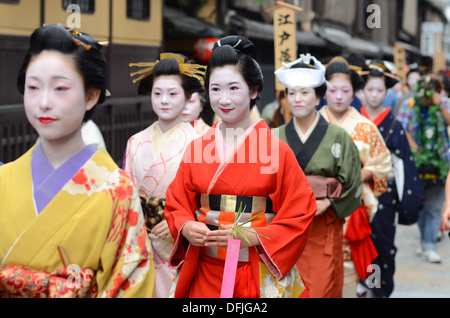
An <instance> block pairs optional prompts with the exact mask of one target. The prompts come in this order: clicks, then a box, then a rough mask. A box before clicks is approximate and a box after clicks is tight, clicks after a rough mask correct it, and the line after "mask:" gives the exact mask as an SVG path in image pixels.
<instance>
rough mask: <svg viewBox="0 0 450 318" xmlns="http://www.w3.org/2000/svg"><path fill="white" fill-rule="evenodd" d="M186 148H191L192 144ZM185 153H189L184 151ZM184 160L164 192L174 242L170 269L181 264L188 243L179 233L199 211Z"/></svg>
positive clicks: (165, 210) (168, 221)
mask: <svg viewBox="0 0 450 318" xmlns="http://www.w3.org/2000/svg"><path fill="white" fill-rule="evenodd" d="M188 147H192V143H191V144H190V145H189V146H188ZM186 153H190V152H189V151H186ZM185 158H186V156H185ZM185 158H183V160H182V161H181V163H180V167H179V168H178V172H177V174H176V176H175V179H174V180H173V181H172V183H171V184H170V186H169V188H168V189H167V192H166V206H165V209H164V214H165V217H166V221H167V224H168V226H169V229H170V233H171V234H172V237H173V238H174V240H175V242H174V249H173V252H172V255H171V257H170V258H169V266H171V267H178V266H179V265H181V263H182V262H183V259H184V256H185V254H186V250H187V246H188V241H187V240H186V239H185V238H183V236H182V235H181V231H182V229H183V226H184V224H186V223H187V222H190V221H196V218H195V211H197V210H198V209H199V206H198V204H199V193H198V192H197V191H190V190H189V189H192V188H193V187H192V186H191V183H192V178H191V169H190V166H189V164H186V163H185V161H186V160H185Z"/></svg>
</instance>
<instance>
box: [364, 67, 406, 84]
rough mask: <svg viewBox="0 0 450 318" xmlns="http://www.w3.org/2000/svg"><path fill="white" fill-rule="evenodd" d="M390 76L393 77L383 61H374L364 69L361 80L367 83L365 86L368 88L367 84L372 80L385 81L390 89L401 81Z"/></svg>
mask: <svg viewBox="0 0 450 318" xmlns="http://www.w3.org/2000/svg"><path fill="white" fill-rule="evenodd" d="M389 75H391V72H389V70H388V68H387V67H386V66H385V65H384V63H383V61H372V62H371V63H369V64H368V65H366V66H365V67H364V69H363V71H362V75H361V78H362V79H363V80H364V82H365V84H364V86H366V84H367V82H368V81H369V79H371V78H381V79H382V80H384V84H385V86H386V89H390V88H392V87H394V86H395V85H396V84H397V83H398V82H399V81H400V80H399V79H398V78H394V77H393V76H392V77H391V76H389Z"/></svg>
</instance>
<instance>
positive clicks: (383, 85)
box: [361, 63, 425, 297]
mask: <svg viewBox="0 0 450 318" xmlns="http://www.w3.org/2000/svg"><path fill="white" fill-rule="evenodd" d="M361 76H362V77H363V79H364V80H365V87H364V95H365V100H366V104H365V105H364V106H363V107H362V108H361V114H362V115H363V116H365V117H367V118H369V119H370V120H372V121H373V122H374V123H375V124H376V125H377V127H378V129H379V130H380V133H381V134H382V136H383V138H384V140H385V142H386V146H387V147H388V149H389V150H390V152H391V157H392V163H393V165H392V170H391V173H390V174H389V178H388V190H387V192H385V193H384V194H383V195H381V196H380V197H379V203H378V212H377V213H376V214H375V217H374V219H373V221H372V223H371V227H372V240H373V243H374V244H375V247H376V249H377V251H378V257H377V258H376V259H375V261H374V264H373V265H374V266H373V267H374V272H373V274H372V275H371V276H369V277H368V278H367V279H366V281H365V282H364V285H365V287H367V288H368V289H369V290H365V291H366V292H367V294H368V296H372V297H389V296H390V295H391V293H392V291H393V290H394V273H395V254H396V252H397V248H396V247H395V245H394V240H395V226H396V215H398V223H399V224H403V225H410V224H414V223H416V222H417V219H418V217H419V211H420V210H421V209H422V206H423V201H424V199H425V191H424V189H423V186H422V183H421V181H420V179H419V176H418V171H417V168H416V166H415V163H414V160H413V156H412V153H411V149H410V146H409V143H408V140H407V138H406V134H405V131H404V129H403V126H402V125H401V123H400V122H399V121H397V120H396V119H395V117H394V115H393V114H392V112H391V111H390V108H383V106H382V103H383V99H384V96H385V95H386V92H387V90H388V89H389V88H391V87H392V86H394V85H395V84H396V83H397V82H398V79H397V78H396V77H395V76H394V75H392V74H391V73H389V71H388V70H387V68H386V67H385V66H384V64H382V63H372V64H369V65H368V67H367V69H365V70H364V71H363V72H362V73H361ZM362 290H364V288H362Z"/></svg>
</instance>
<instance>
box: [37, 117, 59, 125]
mask: <svg viewBox="0 0 450 318" xmlns="http://www.w3.org/2000/svg"><path fill="white" fill-rule="evenodd" d="M54 121H55V119H53V118H49V117H40V118H39V122H40V123H41V124H44V125H49V124H51V123H53V122H54Z"/></svg>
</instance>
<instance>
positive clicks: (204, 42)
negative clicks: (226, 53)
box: [195, 38, 219, 63]
mask: <svg viewBox="0 0 450 318" xmlns="http://www.w3.org/2000/svg"><path fill="white" fill-rule="evenodd" d="M217 41H219V39H218V38H199V39H198V40H197V41H195V56H196V57H197V58H198V60H199V61H200V62H205V63H207V62H208V61H209V58H210V57H211V53H212V48H213V46H214V43H216V42H217Z"/></svg>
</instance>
